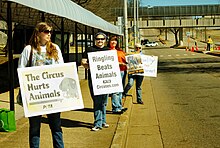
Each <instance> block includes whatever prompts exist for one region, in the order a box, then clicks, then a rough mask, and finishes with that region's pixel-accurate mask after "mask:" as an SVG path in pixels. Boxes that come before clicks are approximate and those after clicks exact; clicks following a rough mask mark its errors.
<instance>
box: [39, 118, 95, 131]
mask: <svg viewBox="0 0 220 148" xmlns="http://www.w3.org/2000/svg"><path fill="white" fill-rule="evenodd" d="M41 123H45V124H49V123H48V120H47V118H46V117H42V118H41ZM61 126H62V127H67V128H68V127H85V128H92V127H93V123H86V122H82V121H74V120H70V119H63V118H61Z"/></svg>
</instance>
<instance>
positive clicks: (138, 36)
mask: <svg viewBox="0 0 220 148" xmlns="http://www.w3.org/2000/svg"><path fill="white" fill-rule="evenodd" d="M137 42H138V43H140V30H139V0H137Z"/></svg>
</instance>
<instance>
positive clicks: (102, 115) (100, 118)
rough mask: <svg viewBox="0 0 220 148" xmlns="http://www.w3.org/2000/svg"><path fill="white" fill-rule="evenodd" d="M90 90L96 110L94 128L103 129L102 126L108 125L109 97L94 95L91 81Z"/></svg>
mask: <svg viewBox="0 0 220 148" xmlns="http://www.w3.org/2000/svg"><path fill="white" fill-rule="evenodd" d="M88 82H89V90H90V94H91V97H92V100H93V110H94V120H95V121H94V126H95V127H99V128H102V124H104V123H106V106H107V103H108V95H107V94H105V95H96V96H95V95H94V93H93V87H92V81H91V80H89V81H88Z"/></svg>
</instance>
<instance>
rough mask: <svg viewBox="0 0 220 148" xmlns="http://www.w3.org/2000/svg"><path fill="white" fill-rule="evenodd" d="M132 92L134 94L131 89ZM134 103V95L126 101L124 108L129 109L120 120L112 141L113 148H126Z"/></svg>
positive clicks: (127, 97)
mask: <svg viewBox="0 0 220 148" xmlns="http://www.w3.org/2000/svg"><path fill="white" fill-rule="evenodd" d="M130 92H132V94H134V93H133V92H134V89H132V88H131V90H130ZM132 103H133V95H132V96H126V98H125V101H124V107H126V108H128V109H127V111H126V112H125V113H123V114H122V115H121V116H120V117H119V120H118V124H117V127H116V130H115V135H114V137H113V140H112V144H111V148H124V147H125V146H126V145H125V144H126V140H127V133H128V126H129V118H130V115H131V110H132Z"/></svg>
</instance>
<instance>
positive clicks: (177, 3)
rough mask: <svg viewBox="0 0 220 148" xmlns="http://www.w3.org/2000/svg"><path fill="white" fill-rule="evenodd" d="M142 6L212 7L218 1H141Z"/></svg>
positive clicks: (219, 2)
mask: <svg viewBox="0 0 220 148" xmlns="http://www.w3.org/2000/svg"><path fill="white" fill-rule="evenodd" d="M141 4H142V6H183V5H210V4H211V5H213V4H220V0H141Z"/></svg>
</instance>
